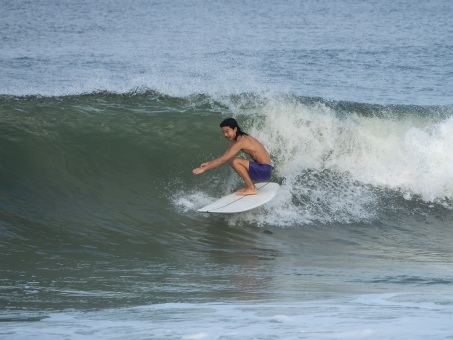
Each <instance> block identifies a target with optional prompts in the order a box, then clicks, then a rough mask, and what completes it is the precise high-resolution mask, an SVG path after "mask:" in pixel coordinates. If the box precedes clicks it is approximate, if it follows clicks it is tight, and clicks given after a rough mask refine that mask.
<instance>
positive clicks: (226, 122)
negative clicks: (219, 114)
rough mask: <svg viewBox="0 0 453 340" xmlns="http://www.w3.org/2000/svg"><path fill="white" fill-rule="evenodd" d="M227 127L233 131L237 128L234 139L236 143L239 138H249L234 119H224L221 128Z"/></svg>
mask: <svg viewBox="0 0 453 340" xmlns="http://www.w3.org/2000/svg"><path fill="white" fill-rule="evenodd" d="M225 126H228V127H230V128H231V129H233V130H234V129H235V128H237V130H236V136H235V137H234V140H235V141H236V140H237V139H238V137H239V136H248V133H245V132H244V131H242V130H241V128H240V126H239V124H238V122H237V121H236V119H234V118H227V119H224V120H223V121H222V122H221V123H220V127H221V128H223V127H225Z"/></svg>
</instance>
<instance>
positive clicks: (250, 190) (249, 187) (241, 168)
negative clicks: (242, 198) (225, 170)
mask: <svg viewBox="0 0 453 340" xmlns="http://www.w3.org/2000/svg"><path fill="white" fill-rule="evenodd" d="M249 165H250V161H249V160H247V159H244V158H233V160H232V161H231V167H232V168H233V169H234V171H236V173H237V174H238V175H239V176H240V177H241V178H242V179H243V181H244V182H245V185H246V187H245V188H244V189H242V190H239V191H238V195H256V193H257V190H256V187H255V185H254V184H253V182H252V179H251V178H250V176H249Z"/></svg>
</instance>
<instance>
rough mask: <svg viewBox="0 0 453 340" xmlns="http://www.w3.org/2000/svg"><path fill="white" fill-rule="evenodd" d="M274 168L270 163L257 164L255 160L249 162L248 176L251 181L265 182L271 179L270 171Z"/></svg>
mask: <svg viewBox="0 0 453 340" xmlns="http://www.w3.org/2000/svg"><path fill="white" fill-rule="evenodd" d="M273 170H274V168H273V166H272V165H269V164H258V163H255V162H250V163H249V176H250V178H251V179H252V181H257V182H267V181H269V180H270V179H271V176H272V171H273Z"/></svg>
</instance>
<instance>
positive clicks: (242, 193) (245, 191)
mask: <svg viewBox="0 0 453 340" xmlns="http://www.w3.org/2000/svg"><path fill="white" fill-rule="evenodd" d="M257 193H258V190H256V189H248V188H243V189H240V190H238V191H236V195H238V196H248V195H256V194H257Z"/></svg>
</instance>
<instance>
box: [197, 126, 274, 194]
mask: <svg viewBox="0 0 453 340" xmlns="http://www.w3.org/2000/svg"><path fill="white" fill-rule="evenodd" d="M220 127H221V128H222V133H223V136H224V137H225V138H226V139H228V140H229V141H230V143H231V144H230V145H229V146H228V149H227V150H226V152H225V153H224V154H223V155H222V156H221V157H219V158H217V159H214V160H212V161H210V162H206V163H203V164H201V165H200V166H199V167H198V168H196V169H193V170H192V172H193V173H194V174H195V175H199V174H201V173H203V172H205V171H206V170H211V169H214V168H217V167H218V166H220V165H222V164H225V163H226V162H228V161H230V160H231V163H230V164H231V167H232V168H233V169H234V171H236V173H237V174H238V175H239V176H240V177H241V178H242V179H243V180H244V182H245V185H246V187H245V188H243V189H240V190H239V191H237V194H238V195H244V196H245V195H256V193H257V190H256V187H255V185H254V184H253V181H257V182H267V181H269V180H270V178H271V175H272V170H273V167H272V166H271V164H270V163H271V159H270V156H269V153H268V152H267V150H266V149H265V148H264V146H263V145H262V144H261V143H260V142H259V141H258V140H257V139H256V138H254V137H252V136H250V135H248V134H247V133H245V132H244V131H242V130H241V128H240V127H239V125H238V123H237V121H236V120H235V119H234V118H227V119H225V120H223V121H222V122H221V123H220ZM240 151H242V152H244V153H246V154H247V155H249V156H250V157H251V158H252V161H249V160H248V159H244V158H240V157H235V156H236V155H237V154H238V153H239V152H240Z"/></svg>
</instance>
